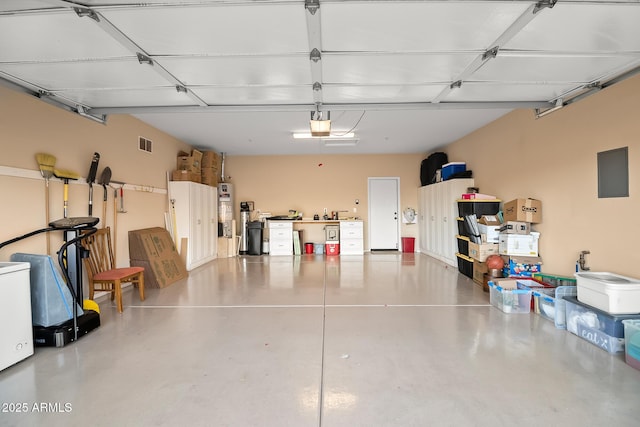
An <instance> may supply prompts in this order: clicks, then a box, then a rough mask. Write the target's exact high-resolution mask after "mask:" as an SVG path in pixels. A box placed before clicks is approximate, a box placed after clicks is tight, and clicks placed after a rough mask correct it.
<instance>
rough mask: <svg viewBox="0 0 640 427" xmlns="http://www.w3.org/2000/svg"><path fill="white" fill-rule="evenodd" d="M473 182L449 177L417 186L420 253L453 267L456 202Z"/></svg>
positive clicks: (455, 248)
mask: <svg viewBox="0 0 640 427" xmlns="http://www.w3.org/2000/svg"><path fill="white" fill-rule="evenodd" d="M473 185H474V181H473V179H471V178H468V179H452V180H449V181H443V182H439V183H437V184H431V185H425V186H424V187H420V188H419V189H418V204H419V206H420V211H419V212H418V226H419V236H420V252H422V253H425V254H427V255H429V256H432V257H434V258H437V259H439V260H440V261H444V262H446V263H447V264H449V265H452V266H454V267H456V266H457V265H458V260H457V259H456V252H457V243H456V234H458V221H457V218H458V203H457V200H458V199H460V197H461V195H462V194H463V193H466V192H467V188H468V187H473Z"/></svg>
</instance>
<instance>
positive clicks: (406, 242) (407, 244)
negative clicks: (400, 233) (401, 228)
mask: <svg viewBox="0 0 640 427" xmlns="http://www.w3.org/2000/svg"><path fill="white" fill-rule="evenodd" d="M415 244H416V238H415V237H403V238H402V252H407V253H413V251H414V250H415Z"/></svg>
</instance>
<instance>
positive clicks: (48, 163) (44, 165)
mask: <svg viewBox="0 0 640 427" xmlns="http://www.w3.org/2000/svg"><path fill="white" fill-rule="evenodd" d="M36 161H37V162H38V167H39V168H40V173H41V174H42V177H43V178H44V209H45V211H44V216H45V224H47V225H48V224H49V223H50V222H51V218H50V217H49V216H50V215H49V180H50V179H51V177H52V176H53V171H54V169H55V166H56V158H55V156H52V155H51V154H47V153H38V154H36ZM45 236H46V239H47V255H48V254H50V253H51V238H50V237H49V233H45Z"/></svg>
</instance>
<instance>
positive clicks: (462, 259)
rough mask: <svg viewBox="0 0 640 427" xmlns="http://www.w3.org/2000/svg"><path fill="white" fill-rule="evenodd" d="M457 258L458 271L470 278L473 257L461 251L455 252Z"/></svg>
mask: <svg viewBox="0 0 640 427" xmlns="http://www.w3.org/2000/svg"><path fill="white" fill-rule="evenodd" d="M456 258H457V259H458V271H459V272H460V273H462V274H464V275H465V276H467V277H468V278H470V279H473V259H472V258H469V257H468V256H466V255H462V254H461V253H456Z"/></svg>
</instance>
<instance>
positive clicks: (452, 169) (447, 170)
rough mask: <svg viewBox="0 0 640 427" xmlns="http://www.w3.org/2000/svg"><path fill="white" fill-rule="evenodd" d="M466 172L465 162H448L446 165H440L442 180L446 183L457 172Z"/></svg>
mask: <svg viewBox="0 0 640 427" xmlns="http://www.w3.org/2000/svg"><path fill="white" fill-rule="evenodd" d="M466 170H467V164H466V163H465V162H450V163H447V164H446V165H442V172H441V176H442V180H443V181H446V180H448V179H450V178H451V175H454V174H456V173H459V172H465V171H466Z"/></svg>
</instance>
